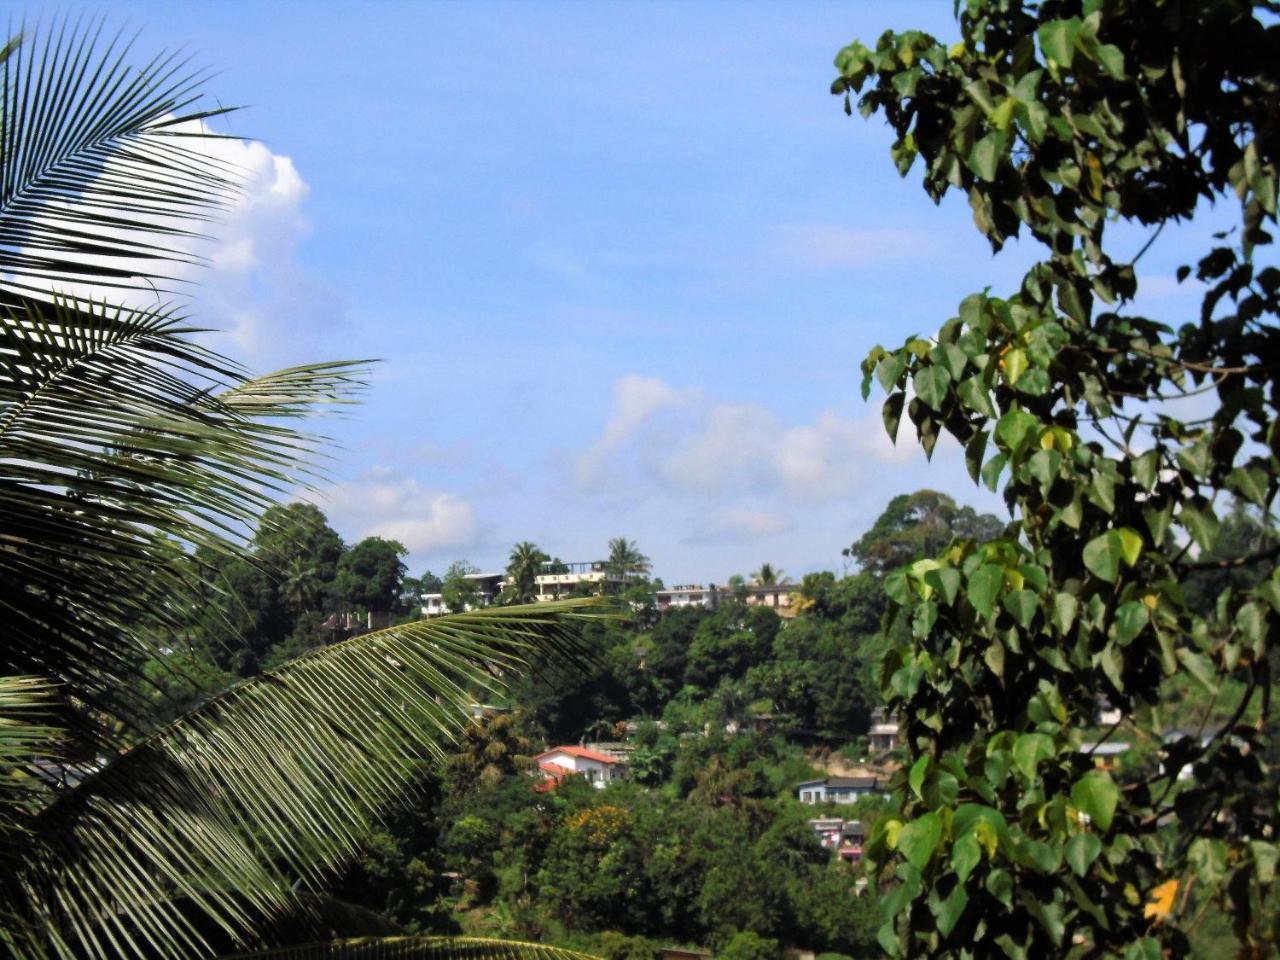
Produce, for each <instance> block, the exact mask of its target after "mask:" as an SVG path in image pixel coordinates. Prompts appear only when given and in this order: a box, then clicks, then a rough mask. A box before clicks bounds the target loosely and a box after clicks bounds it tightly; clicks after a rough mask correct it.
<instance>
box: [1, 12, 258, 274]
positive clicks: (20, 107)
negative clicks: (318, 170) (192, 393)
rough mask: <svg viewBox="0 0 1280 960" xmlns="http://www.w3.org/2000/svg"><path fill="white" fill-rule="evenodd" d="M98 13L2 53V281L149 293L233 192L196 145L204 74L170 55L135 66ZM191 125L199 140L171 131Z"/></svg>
mask: <svg viewBox="0 0 1280 960" xmlns="http://www.w3.org/2000/svg"><path fill="white" fill-rule="evenodd" d="M129 52H130V43H129V42H128V41H127V40H125V39H123V38H122V37H121V36H119V35H116V36H115V37H112V38H104V37H103V34H102V25H101V22H97V23H95V22H92V21H83V20H75V21H72V20H63V21H62V22H61V23H57V24H54V25H53V26H51V27H50V28H49V29H46V30H45V31H43V36H42V37H35V38H22V37H21V34H19V37H17V38H15V39H14V40H11V41H10V42H9V44H8V45H7V46H6V48H5V51H4V53H5V55H4V56H0V278H3V280H2V281H0V286H2V287H5V288H8V289H9V290H10V291H13V292H16V293H17V294H18V295H21V296H30V295H37V296H41V295H46V294H47V293H48V292H49V291H50V289H51V288H52V287H54V286H57V287H59V288H60V289H62V290H63V291H66V290H67V289H68V288H69V286H71V285H74V284H84V283H92V284H93V285H95V286H98V287H106V288H111V287H117V288H133V289H152V288H154V286H155V278H156V277H157V275H158V268H160V265H161V264H163V263H165V262H166V261H192V260H196V259H198V258H196V257H194V256H193V255H192V254H191V253H190V252H189V248H190V246H191V244H190V242H189V241H190V240H191V239H192V238H196V237H199V236H200V235H201V230H200V224H201V223H202V222H204V221H207V220H209V219H211V218H212V217H213V216H214V215H215V214H216V213H217V211H218V209H219V208H220V207H222V206H223V205H224V204H225V203H226V201H227V200H228V199H229V198H230V197H232V196H234V195H235V193H236V191H237V190H238V174H237V172H236V171H235V169H234V168H232V167H231V166H230V165H229V164H226V163H224V162H221V161H218V160H216V159H214V158H213V157H212V156H210V154H209V152H208V151H207V150H203V149H199V148H198V145H197V144H198V138H199V137H200V136H209V135H208V134H205V133H204V128H203V126H202V124H201V123H200V122H201V121H203V120H205V119H208V118H210V117H212V116H215V115H217V114H221V113H226V112H228V111H227V109H226V108H216V109H212V110H206V109H200V108H198V106H197V104H198V102H199V99H200V94H199V87H200V84H201V81H202V80H203V75H202V74H201V73H200V72H199V71H194V70H192V69H191V68H190V67H189V65H188V64H187V63H186V62H185V61H184V60H182V59H181V58H180V57H178V56H176V55H172V54H170V55H161V56H158V57H156V58H154V59H152V60H151V61H150V62H148V63H146V64H144V65H143V66H142V67H141V68H138V67H134V66H131V65H130V63H129V62H128V60H127V56H128V54H129ZM193 132H194V133H195V134H196V136H197V140H189V139H184V138H183V137H181V136H179V135H178V134H180V133H186V134H191V133H193Z"/></svg>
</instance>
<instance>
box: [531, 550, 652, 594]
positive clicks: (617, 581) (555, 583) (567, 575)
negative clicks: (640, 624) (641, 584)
mask: <svg viewBox="0 0 1280 960" xmlns="http://www.w3.org/2000/svg"><path fill="white" fill-rule="evenodd" d="M633 579H634V578H633V577H628V576H625V575H623V574H620V573H615V572H614V571H612V570H610V569H609V564H608V562H607V561H605V560H589V561H585V562H580V563H561V562H559V561H554V560H548V561H547V562H546V563H544V564H543V565H542V572H541V573H539V574H538V575H537V576H536V577H534V578H533V582H534V585H535V586H536V587H537V590H538V600H539V601H543V600H557V599H559V598H560V597H568V596H572V595H573V594H574V593H575V592H576V591H577V590H578V589H579V587H580V585H581V584H587V585H589V588H590V590H591V592H592V593H612V592H615V591H618V590H621V589H622V588H623V587H624V586H626V585H627V583H628V582H630V581H631V580H633Z"/></svg>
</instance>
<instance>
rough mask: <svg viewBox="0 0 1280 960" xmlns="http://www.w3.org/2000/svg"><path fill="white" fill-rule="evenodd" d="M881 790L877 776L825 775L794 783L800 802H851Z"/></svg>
mask: <svg viewBox="0 0 1280 960" xmlns="http://www.w3.org/2000/svg"><path fill="white" fill-rule="evenodd" d="M882 792H883V791H882V790H881V789H880V778H879V777H827V778H826V779H825V780H806V781H805V782H804V783H799V784H796V796H797V797H798V798H799V800H800V802H801V803H853V802H854V801H855V800H859V799H861V798H862V797H870V796H873V795H875V794H878V793H882Z"/></svg>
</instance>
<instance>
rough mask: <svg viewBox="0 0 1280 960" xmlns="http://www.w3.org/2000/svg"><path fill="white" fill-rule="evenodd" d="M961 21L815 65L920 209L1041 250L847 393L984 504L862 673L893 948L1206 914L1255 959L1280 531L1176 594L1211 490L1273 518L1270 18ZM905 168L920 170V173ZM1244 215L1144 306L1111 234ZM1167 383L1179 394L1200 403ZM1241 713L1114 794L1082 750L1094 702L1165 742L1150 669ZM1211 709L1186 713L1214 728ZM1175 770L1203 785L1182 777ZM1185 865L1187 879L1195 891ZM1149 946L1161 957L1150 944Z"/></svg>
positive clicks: (1270, 10) (1105, 947) (1087, 945)
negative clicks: (997, 520) (877, 398)
mask: <svg viewBox="0 0 1280 960" xmlns="http://www.w3.org/2000/svg"><path fill="white" fill-rule="evenodd" d="M957 13H958V20H959V27H960V39H959V41H958V42H955V43H946V42H943V41H940V40H938V39H936V38H934V37H932V36H929V35H928V34H925V33H922V32H919V31H907V32H902V33H895V32H889V33H886V34H885V35H884V36H882V37H881V38H880V39H879V40H878V41H877V42H876V44H875V45H874V47H868V46H866V45H864V44H862V43H857V42H855V43H853V44H851V45H849V46H847V47H845V48H844V49H843V50H841V51H840V53H839V55H838V56H837V58H836V66H837V69H838V71H839V75H838V77H837V78H836V80H835V82H834V86H833V90H834V92H835V93H837V94H839V95H842V96H844V97H845V100H846V107H847V108H848V109H851V108H852V106H853V98H854V97H855V96H857V97H858V100H857V105H858V108H859V110H860V112H861V113H862V114H863V115H864V116H869V115H870V114H872V113H876V112H881V113H882V114H883V115H884V117H885V119H886V120H887V121H888V122H889V124H890V126H891V127H892V128H893V131H894V134H895V136H896V139H895V143H894V145H893V148H892V159H893V161H894V162H895V163H896V164H897V166H898V169H899V170H900V171H901V172H902V173H903V174H904V175H905V174H906V173H908V172H909V171H910V170H912V169H913V168H916V169H919V170H921V171H922V173H923V185H924V188H925V190H926V191H927V192H928V194H929V195H930V196H931V197H933V198H934V199H935V200H939V199H941V197H942V196H943V195H944V194H946V193H947V192H948V191H951V190H958V191H959V192H960V193H961V194H962V195H964V196H966V197H967V199H968V202H969V205H970V207H971V208H972V210H973V218H974V224H975V226H976V227H977V229H978V230H979V232H980V233H981V234H982V235H983V237H984V238H985V239H986V240H987V241H988V242H989V244H990V246H991V248H992V249H993V250H999V249H1000V248H1001V247H1002V246H1003V245H1004V244H1005V242H1006V241H1007V240H1009V239H1010V238H1013V237H1016V236H1018V235H1019V234H1021V233H1023V232H1025V233H1026V234H1028V235H1029V237H1030V238H1031V239H1032V241H1033V242H1035V243H1036V244H1038V245H1039V247H1040V248H1041V250H1042V256H1043V259H1041V260H1040V261H1039V262H1038V263H1036V264H1035V265H1034V266H1032V268H1031V269H1030V270H1029V271H1028V272H1027V273H1026V275H1025V277H1024V279H1023V282H1022V284H1021V285H1020V287H1019V288H1018V289H1017V290H1014V291H1012V292H1011V293H1009V294H1008V295H1006V296H996V295H993V294H990V293H988V292H979V293H974V294H973V295H971V296H969V297H967V298H966V299H965V300H964V301H963V302H962V303H961V304H960V307H959V310H958V314H957V316H955V317H952V318H951V319H949V320H947V321H946V322H945V323H942V324H941V326H940V328H939V327H938V324H937V323H936V321H935V322H931V323H930V324H929V325H928V326H929V327H930V328H931V329H939V333H938V335H937V336H936V338H934V339H925V338H921V337H911V338H909V339H908V340H907V341H906V343H905V344H904V345H903V346H901V347H899V348H894V349H886V348H883V347H877V348H876V349H874V350H873V351H872V352H871V354H870V355H869V356H868V357H867V359H866V360H865V362H864V364H863V373H864V381H863V389H864V394H866V393H869V391H870V389H871V387H872V385H873V384H874V383H876V382H878V383H879V384H880V386H881V387H882V388H883V389H884V390H885V391H886V392H887V393H888V398H887V399H886V401H885V403H884V407H883V413H884V421H885V425H886V427H887V429H888V431H889V433H890V435H891V436H893V435H896V434H897V432H898V428H899V426H900V422H901V421H902V420H903V419H906V420H908V421H910V423H911V425H912V426H913V427H914V429H915V432H916V435H917V437H918V439H919V442H920V443H921V445H922V446H923V448H924V450H925V451H926V452H927V453H928V452H932V450H933V448H934V445H935V444H936V442H937V440H938V438H939V437H940V436H941V435H942V434H943V433H944V432H945V433H948V434H950V435H951V436H953V437H954V438H955V439H956V440H958V441H959V442H960V443H961V444H962V445H963V446H964V449H965V455H966V461H967V463H968V466H969V469H970V471H971V473H972V475H973V477H974V479H975V481H977V480H981V482H983V483H985V484H986V485H987V486H988V487H989V488H991V489H992V490H996V491H1000V492H1002V493H1003V495H1004V498H1005V501H1006V502H1007V503H1008V504H1009V507H1010V509H1011V511H1012V513H1013V516H1014V523H1013V524H1012V525H1011V527H1010V528H1009V530H1008V531H1007V532H1006V533H1005V534H1004V535H1003V536H1001V537H998V538H996V539H993V540H990V541H988V542H986V543H981V542H979V541H978V539H976V538H975V539H971V540H967V541H961V542H957V543H956V544H954V545H952V546H951V547H950V548H949V549H947V550H946V551H945V552H942V553H940V554H939V555H938V556H937V557H936V558H933V559H928V560H925V561H919V562H916V563H914V564H911V565H910V566H909V567H907V568H906V570H905V571H900V572H898V573H894V574H891V575H889V577H888V578H887V580H886V586H887V589H888V592H889V594H890V596H891V598H892V600H893V603H894V608H893V610H892V611H891V614H890V616H891V617H896V618H897V619H898V620H899V621H905V622H907V623H909V625H910V634H909V635H908V636H907V637H906V638H905V640H904V642H902V643H900V644H898V645H896V646H895V648H894V649H892V650H891V651H890V652H889V653H888V655H887V656H886V658H885V660H884V663H883V669H882V690H883V693H884V695H885V697H886V698H887V700H888V702H889V704H890V705H891V707H892V708H893V709H894V710H895V711H897V712H899V713H900V715H901V719H902V724H903V733H904V735H905V742H906V749H907V751H908V753H909V758H910V762H909V765H908V767H907V768H906V770H904V771H903V773H902V775H901V776H900V777H899V778H898V780H897V781H896V797H897V803H898V810H897V812H896V814H895V815H893V816H890V817H885V818H884V819H883V820H881V821H880V823H879V824H878V827H877V830H876V832H875V833H874V834H873V836H872V837H871V842H870V845H869V853H870V856H871V858H872V860H873V862H874V863H875V865H876V866H877V868H878V871H879V877H880V879H881V881H882V886H881V890H882V891H883V893H884V894H885V895H886V901H885V903H886V908H887V911H888V913H889V915H890V917H889V922H888V923H887V924H886V926H885V927H884V928H883V929H882V931H881V937H880V939H881V943H882V944H883V945H884V947H885V948H886V949H887V950H889V951H890V952H891V953H892V954H894V955H900V954H908V955H911V956H922V955H928V956H938V957H942V956H947V957H952V956H954V957H960V956H965V957H1015V958H1016V957H1028V956H1044V955H1061V954H1065V953H1067V952H1068V951H1069V950H1072V949H1076V950H1078V951H1080V952H1081V953H1082V955H1097V956H1101V955H1107V956H1124V957H1126V958H1131V960H1139V958H1143V960H1145V958H1152V960H1154V958H1157V957H1160V956H1162V955H1170V954H1171V955H1175V956H1180V955H1184V954H1185V953H1186V952H1187V950H1188V943H1187V931H1188V930H1189V929H1192V928H1193V927H1194V925H1195V924H1196V923H1197V920H1196V917H1197V916H1202V915H1203V914H1204V912H1205V911H1206V910H1210V909H1211V907H1210V905H1211V904H1213V903H1214V902H1215V901H1216V902H1218V903H1219V904H1220V905H1221V907H1225V909H1226V910H1227V911H1228V912H1229V914H1230V916H1231V919H1232V924H1233V927H1234V931H1235V936H1236V938H1237V942H1238V945H1239V949H1240V951H1241V952H1242V954H1243V955H1247V956H1263V955H1271V954H1272V953H1273V951H1274V949H1275V943H1274V940H1273V934H1272V933H1271V932H1270V931H1268V930H1267V929H1266V925H1265V924H1264V923H1263V922H1262V919H1263V918H1262V915H1261V912H1260V906H1261V904H1262V902H1263V899H1264V897H1265V895H1266V893H1267V890H1268V889H1269V888H1270V886H1271V885H1272V883H1273V881H1274V874H1275V864H1276V860H1277V855H1278V854H1280V851H1278V850H1277V847H1276V845H1275V837H1274V830H1273V828H1274V823H1275V816H1276V809H1277V805H1276V789H1275V780H1274V778H1273V777H1272V776H1270V775H1269V773H1268V771H1267V769H1266V767H1265V765H1264V758H1265V757H1266V756H1267V754H1268V749H1269V745H1270V743H1271V741H1272V738H1273V733H1274V730H1273V724H1272V720H1271V717H1270V715H1269V714H1270V711H1271V709H1272V708H1271V702H1272V697H1271V693H1270V691H1271V686H1272V679H1271V671H1272V667H1273V665H1274V661H1275V657H1274V653H1273V649H1272V647H1271V645H1270V643H1269V640H1270V638H1271V637H1272V636H1273V635H1274V632H1275V624H1276V618H1277V616H1278V615H1280V580H1278V579H1277V574H1276V573H1275V571H1274V569H1272V568H1270V567H1268V566H1266V565H1265V561H1268V560H1270V559H1272V558H1274V556H1275V547H1274V546H1264V547H1263V549H1262V550H1261V551H1260V552H1258V553H1255V554H1252V555H1246V556H1241V557H1236V558H1235V559H1234V560H1233V561H1232V565H1233V566H1238V567H1240V568H1248V569H1249V570H1251V571H1252V575H1251V576H1249V577H1247V578H1246V579H1245V580H1244V581H1243V582H1240V583H1236V584H1231V585H1229V586H1230V589H1229V590H1226V591H1224V592H1223V593H1221V594H1220V595H1219V596H1218V598H1217V599H1216V601H1215V603H1214V608H1213V610H1212V611H1204V610H1203V609H1196V608H1195V607H1193V606H1192V605H1190V604H1189V603H1188V597H1187V596H1186V594H1185V593H1184V591H1183V589H1182V584H1183V583H1184V582H1186V580H1187V578H1188V576H1189V575H1190V574H1191V573H1193V572H1194V571H1195V570H1197V569H1201V568H1203V566H1204V565H1205V564H1206V563H1208V564H1216V563H1218V561H1215V560H1213V559H1211V558H1212V556H1213V551H1214V550H1215V548H1216V547H1217V546H1218V543H1219V540H1220V536H1221V534H1222V530H1223V526H1224V524H1223V521H1222V519H1221V517H1220V516H1219V512H1218V509H1219V507H1220V506H1221V504H1222V502H1223V499H1224V496H1225V495H1226V494H1227V493H1228V492H1229V493H1231V494H1234V495H1235V496H1237V497H1239V498H1241V499H1242V500H1244V501H1247V502H1249V503H1251V504H1253V505H1255V507H1256V508H1258V509H1260V510H1262V511H1269V510H1270V508H1271V504H1272V503H1273V500H1274V497H1275V495H1276V491H1277V479H1278V475H1280V460H1278V459H1277V456H1278V455H1280V425H1278V423H1280V417H1278V416H1277V413H1278V412H1280V411H1278V410H1277V407H1278V406H1280V391H1278V390H1277V385H1276V372H1277V364H1278V362H1280V361H1278V359H1277V358H1280V329H1278V328H1277V325H1276V323H1275V318H1276V316H1277V314H1278V313H1280V300H1278V295H1280V269H1277V268H1276V267H1275V266H1274V265H1272V264H1273V262H1274V256H1273V255H1271V254H1270V249H1269V245H1270V244H1271V242H1272V231H1273V230H1274V228H1275V219H1276V188H1277V168H1276V160H1277V153H1278V152H1280V127H1277V125H1276V122H1275V117H1276V104H1277V102H1278V101H1277V97H1278V95H1280V25H1277V23H1276V20H1275V13H1276V8H1275V5H1274V4H1273V3H1270V2H1264V0H1259V2H1256V3H1254V2H1249V0H1183V2H1176V3H1175V2H1165V0H1129V2H1120V0H1045V2H1040V3H1031V2H1024V0H986V2H984V0H968V2H965V3H958V4H957ZM917 165H918V166H917ZM1205 200H1209V201H1213V202H1215V203H1217V204H1218V205H1219V206H1220V207H1223V208H1229V209H1234V210H1237V211H1238V214H1239V220H1238V224H1237V226H1236V227H1235V229H1233V230H1231V231H1228V232H1227V233H1223V234H1218V235H1215V236H1214V237H1213V239H1212V240H1211V242H1210V243H1209V244H1208V245H1207V249H1206V248H1201V249H1200V250H1199V251H1196V252H1195V253H1194V254H1193V253H1192V251H1190V250H1188V255H1189V256H1192V255H1195V256H1197V257H1198V259H1196V260H1195V262H1189V263H1187V264H1186V265H1185V266H1183V267H1182V268H1181V269H1180V270H1179V271H1178V278H1179V280H1182V281H1188V280H1192V278H1194V279H1193V280H1192V283H1193V288H1194V289H1196V290H1197V291H1198V292H1199V293H1200V294H1201V298H1202V300H1201V307H1200V310H1199V311H1197V312H1196V313H1195V314H1194V315H1191V316H1188V317H1186V318H1185V320H1184V322H1183V323H1182V324H1181V325H1180V326H1177V327H1173V326H1169V325H1166V324H1163V323H1159V322H1156V321H1154V320H1152V319H1150V318H1148V317H1146V316H1144V315H1143V314H1142V312H1141V311H1140V310H1139V309H1137V308H1136V306H1135V301H1134V297H1135V296H1136V294H1137V292H1138V290H1139V287H1140V280H1139V275H1138V266H1139V261H1140V260H1141V257H1142V254H1143V253H1144V251H1145V247H1144V248H1142V249H1139V250H1137V251H1136V252H1135V251H1133V250H1131V249H1125V250H1124V251H1123V252H1122V253H1121V252H1117V251H1116V250H1115V249H1114V244H1113V243H1112V242H1111V238H1110V236H1109V234H1108V226H1109V225H1111V224H1113V223H1115V222H1116V221H1117V220H1124V221H1127V222H1129V223H1131V224H1135V225H1138V226H1142V227H1146V228H1149V231H1150V239H1149V241H1148V243H1150V242H1154V241H1155V239H1156V237H1157V236H1158V235H1159V233H1160V231H1161V230H1164V229H1166V228H1168V227H1169V226H1170V225H1172V224H1175V223H1177V222H1178V221H1183V220H1188V219H1193V218H1194V217H1195V216H1196V215H1197V212H1198V208H1199V205H1200V204H1201V203H1202V201H1205ZM1188 399H1191V402H1190V403H1188V402H1187V401H1188ZM1179 684H1199V685H1201V686H1202V687H1203V688H1204V689H1205V691H1206V693H1207V695H1208V697H1209V698H1210V699H1211V700H1212V698H1213V697H1215V696H1216V692H1217V691H1218V690H1220V689H1224V688H1225V687H1227V686H1228V685H1230V684H1236V685H1238V686H1239V687H1240V689H1241V691H1242V694H1241V696H1240V697H1239V702H1238V705H1237V707H1236V708H1235V709H1234V710H1233V711H1232V712H1231V714H1230V715H1229V716H1227V717H1226V718H1224V720H1223V722H1222V723H1221V728H1220V729H1219V730H1214V731H1212V732H1211V733H1210V734H1209V735H1208V736H1206V737H1204V738H1203V739H1200V738H1197V737H1193V736H1183V737H1180V738H1178V739H1175V740H1174V741H1173V742H1171V743H1169V744H1168V745H1166V747H1165V750H1164V754H1165V755H1164V757H1163V760H1162V762H1152V763H1151V765H1150V766H1149V767H1148V768H1147V769H1145V770H1143V771H1142V774H1141V775H1140V776H1135V777H1133V778H1132V779H1125V778H1123V777H1119V778H1118V776H1117V775H1113V774H1112V773H1111V772H1109V771H1108V770H1106V769H1103V768H1099V767H1097V766H1096V764H1095V758H1094V757H1093V756H1091V755H1090V751H1089V750H1088V749H1086V748H1083V747H1082V744H1083V742H1084V740H1085V736H1086V733H1087V732H1088V730H1089V728H1090V727H1091V726H1092V724H1093V716H1094V711H1095V708H1096V705H1097V703H1098V701H1099V698H1100V697H1102V696H1105V697H1106V699H1107V700H1109V701H1110V702H1111V703H1112V704H1114V705H1116V706H1117V707H1119V708H1120V709H1121V710H1122V711H1123V713H1124V716H1125V719H1124V721H1123V723H1122V724H1121V727H1120V728H1119V732H1118V735H1123V736H1126V737H1130V738H1133V739H1135V740H1142V741H1147V742H1154V743H1160V742H1161V736H1162V733H1163V730H1162V725H1161V723H1160V717H1159V711H1158V707H1159V705H1160V704H1161V702H1162V700H1163V696H1164V693H1165V691H1166V690H1168V689H1169V688H1170V686H1177V685H1179ZM1206 719H1207V718H1206ZM1186 764H1190V765H1191V767H1192V769H1193V771H1194V778H1193V780H1192V781H1190V782H1189V783H1188V782H1179V781H1177V780H1175V773H1176V771H1177V770H1178V769H1180V768H1182V767H1183V766H1184V765H1186ZM1193 877H1194V878H1195V888H1194V890H1193V891H1188V885H1189V884H1190V883H1191V881H1192V878H1193ZM1166 951H1167V953H1166Z"/></svg>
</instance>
